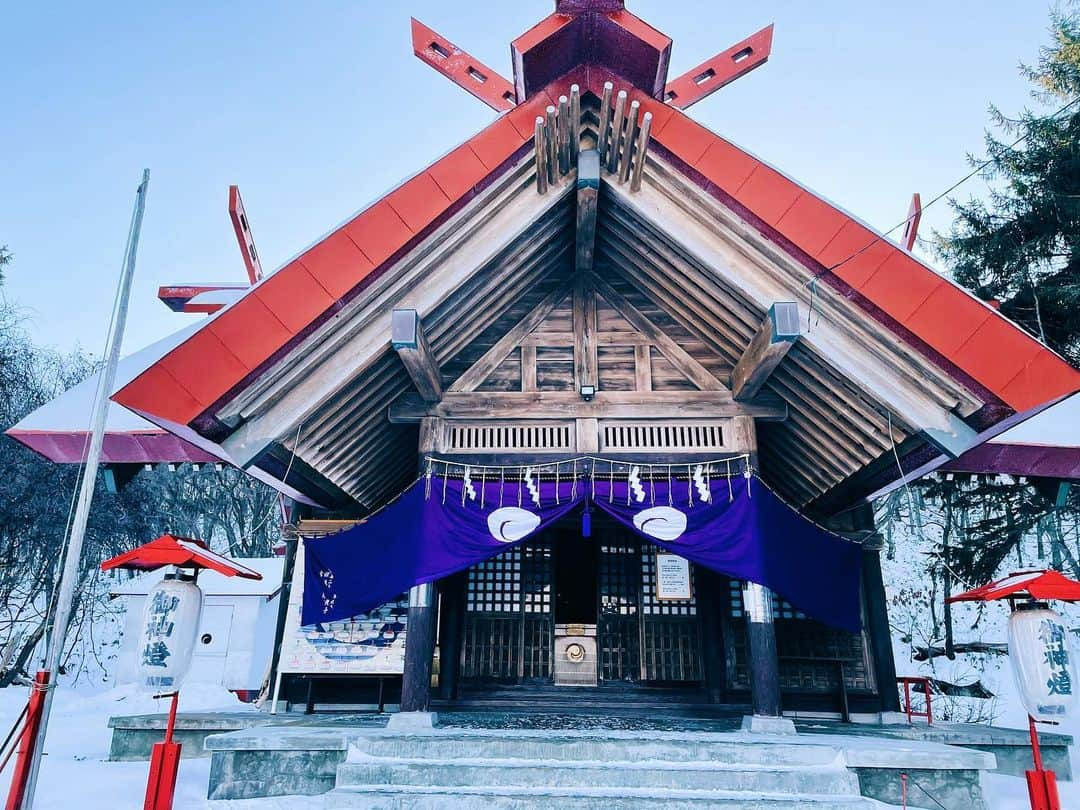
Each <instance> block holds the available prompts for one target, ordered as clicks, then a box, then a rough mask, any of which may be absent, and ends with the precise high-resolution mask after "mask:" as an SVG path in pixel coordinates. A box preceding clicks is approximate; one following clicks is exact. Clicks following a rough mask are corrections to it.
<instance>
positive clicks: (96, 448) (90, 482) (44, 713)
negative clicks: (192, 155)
mask: <svg viewBox="0 0 1080 810" xmlns="http://www.w3.org/2000/svg"><path fill="white" fill-rule="evenodd" d="M149 186H150V170H149V169H144V170H143V176H142V182H141V183H139V188H138V190H137V191H136V192H135V210H134V211H133V212H132V215H131V226H130V229H129V231H128V241H127V246H126V249H125V252H124V263H123V267H122V269H121V273H120V283H119V285H118V286H117V291H116V303H115V304H114V308H113V322H112V327H111V329H110V331H109V336H108V340H107V342H106V348H105V368H104V369H103V370H102V372H101V376H100V377H99V378H98V386H97V394H96V398H95V401H94V411H93V418H92V422H91V425H92V432H91V435H90V446H89V448H88V450H87V454H86V464H85V466H84V468H83V476H82V483H81V487H80V490H79V501H78V504H77V505H76V507H75V517H74V520H73V521H72V525H71V534H70V535H69V537H68V542H67V549H66V550H65V555H64V568H63V573H62V575H61V577H60V589H59V593H58V595H57V599H56V606H55V609H54V612H53V615H52V621H51V623H50V625H49V636H48V638H49V642H48V647H47V649H46V653H45V663H44V666H43V667H42V670H41V672H39V673H38V678H37V680H35V687H34V688H35V689H37V688H39V687H38V686H37V684H38V681H42V686H41V687H40V688H41V689H43V690H44V698H43V700H42V702H41V711H40V715H39V726H38V729H37V734H36V739H34V741H33V742H32V743H29V745H28V747H29V748H30V750H29V751H28V750H26V748H25V747H24V749H23V751H21V752H20V758H25V757H29V760H30V762H29V771H28V773H27V778H26V782H25V785H24V786H23V793H22V796H21V797H17V796H16V795H15V791H16V788H17V787H19V786H18V785H16V784H15V783H14V782H13V783H12V795H9V797H8V807H9V808H13V810H32V808H33V806H34V793H35V790H36V788H37V777H38V771H39V769H40V767H41V754H42V750H43V748H44V745H45V735H46V733H47V731H48V725H49V712H50V711H51V709H52V698H53V693H54V692H55V689H56V682H57V678H56V673H57V671H58V669H59V666H60V658H61V656H62V655H63V652H64V641H65V636H66V635H67V627H68V622H69V621H70V619H71V610H72V604H73V601H74V596H75V586H76V584H77V582H78V579H79V564H80V562H81V561H82V549H83V541H84V540H85V537H86V524H87V521H88V519H89V517H90V502H91V501H92V499H93V497H94V486H95V484H96V483H97V473H98V463H99V462H100V460H101V446H102V442H103V440H104V435H105V418H106V416H107V415H108V412H109V395H110V394H111V393H112V390H113V384H114V382H115V380H116V367H117V364H118V363H119V360H120V344H121V342H122V340H123V337H124V324H125V322H126V321H127V311H128V301H129V299H130V297H131V282H132V278H133V277H134V275H135V255H136V253H137V251H138V248H139V233H140V231H141V230H142V220H143V211H144V210H145V208H146V192H147V189H148V188H149ZM28 736H29V735H28ZM20 799H21V801H20ZM13 802H15V803H14V804H13Z"/></svg>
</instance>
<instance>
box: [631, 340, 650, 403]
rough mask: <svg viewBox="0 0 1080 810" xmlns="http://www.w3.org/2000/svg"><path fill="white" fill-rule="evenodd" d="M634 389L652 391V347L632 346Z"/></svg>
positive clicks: (646, 345) (647, 345)
mask: <svg viewBox="0 0 1080 810" xmlns="http://www.w3.org/2000/svg"><path fill="white" fill-rule="evenodd" d="M634 389H635V390H637V391H652V346H650V345H649V344H647V343H646V344H645V345H641V344H638V345H636V346H634Z"/></svg>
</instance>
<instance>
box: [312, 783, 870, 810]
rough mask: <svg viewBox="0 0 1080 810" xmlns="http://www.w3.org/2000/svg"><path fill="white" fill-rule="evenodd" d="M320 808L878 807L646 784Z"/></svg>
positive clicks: (452, 792)
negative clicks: (660, 787)
mask: <svg viewBox="0 0 1080 810" xmlns="http://www.w3.org/2000/svg"><path fill="white" fill-rule="evenodd" d="M323 798H324V799H325V804H324V805H323V806H324V807H327V808H329V807H364V808H368V810H473V809H474V808H478V807H483V808H485V810H560V809H561V808H566V809H567V810H569V809H570V808H573V810H660V809H661V808H662V809H663V810H702V808H707V807H718V808H723V810H800V808H801V809H802V810H880V808H884V807H886V805H882V804H880V803H878V802H875V801H873V800H871V799H865V798H863V797H861V796H822V795H816V794H794V795H778V794H766V793H747V792H741V791H712V790H671V789H646V788H631V787H625V788H559V787H530V788H523V787H518V788H512V787H406V786H393V787H386V786H378V787H376V786H363V787H361V786H353V787H344V788H335V789H334V790H333V791H331V792H330V793H328V794H326V795H325V797H323Z"/></svg>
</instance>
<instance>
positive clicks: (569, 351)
mask: <svg viewBox="0 0 1080 810" xmlns="http://www.w3.org/2000/svg"><path fill="white" fill-rule="evenodd" d="M536 390H537V391H573V390H574V349H573V347H572V346H567V347H566V348H561V347H560V348H555V347H550V346H537V347H536Z"/></svg>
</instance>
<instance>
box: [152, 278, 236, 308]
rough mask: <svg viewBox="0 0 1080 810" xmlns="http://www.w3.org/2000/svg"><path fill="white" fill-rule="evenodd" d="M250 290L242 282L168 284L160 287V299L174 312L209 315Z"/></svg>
mask: <svg viewBox="0 0 1080 810" xmlns="http://www.w3.org/2000/svg"><path fill="white" fill-rule="evenodd" d="M248 288H249V285H248V284H245V283H244V282H242V281H238V282H236V283H232V282H224V283H221V284H166V285H164V286H161V287H158V299H159V300H160V301H161V302H162V303H163V304H165V306H167V307H168V308H169V309H171V310H172V311H173V312H196V313H205V314H207V315H209V314H211V313H213V312H217V311H218V310H219V309H222V308H223V307H225V306H227V305H228V304H230V303H232V302H233V301H234V300H236V299H237V298H239V297H240V296H241V295H243V293H244V292H245V291H246V290H247V289H248Z"/></svg>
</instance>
